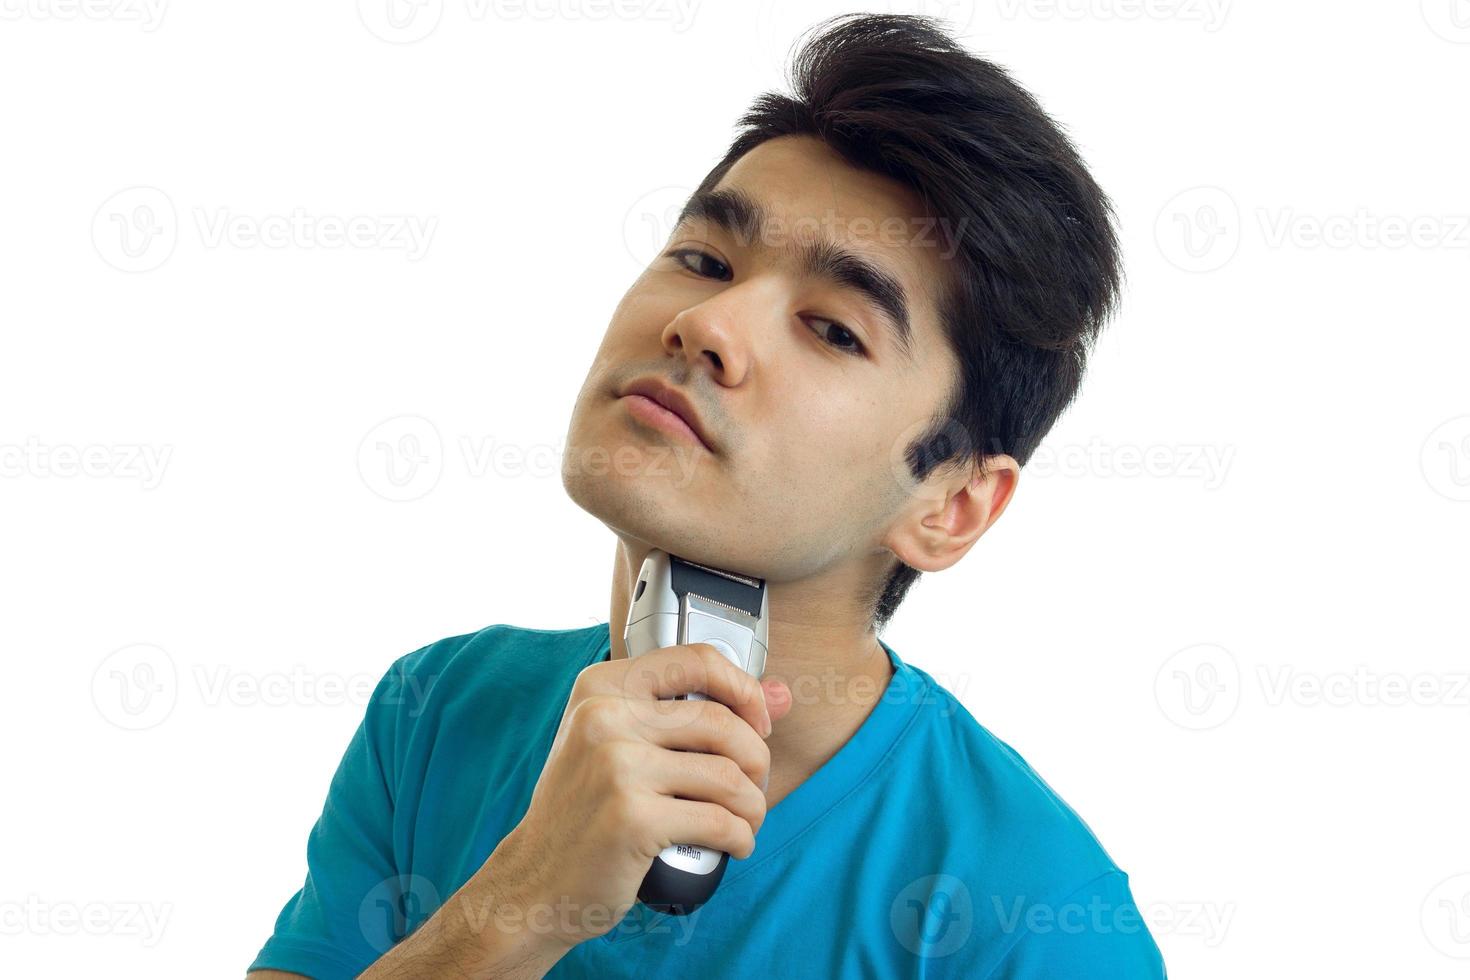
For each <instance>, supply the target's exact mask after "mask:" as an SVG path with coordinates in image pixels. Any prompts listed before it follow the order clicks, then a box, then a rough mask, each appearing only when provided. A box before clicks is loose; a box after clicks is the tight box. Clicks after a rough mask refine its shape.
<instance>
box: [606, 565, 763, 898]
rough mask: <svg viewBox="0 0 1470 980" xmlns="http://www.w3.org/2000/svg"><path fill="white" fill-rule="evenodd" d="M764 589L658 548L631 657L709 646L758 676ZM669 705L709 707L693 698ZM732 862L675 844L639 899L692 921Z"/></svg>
mask: <svg viewBox="0 0 1470 980" xmlns="http://www.w3.org/2000/svg"><path fill="white" fill-rule="evenodd" d="M766 636H767V621H766V582H765V579H759V578H751V577H749V576H747V575H738V574H736V573H734V572H727V571H723V570H721V569H717V568H710V567H708V566H706V565H698V564H695V563H694V562H691V561H685V560H684V559H682V558H679V557H678V556H677V555H670V554H668V553H667V552H663V551H659V550H657V549H655V550H654V551H652V552H650V553H649V555H648V557H647V558H645V559H644V560H643V567H642V568H641V569H640V570H639V572H638V584H637V586H636V587H635V588H634V592H633V602H632V605H631V606H630V607H629V609H628V625H627V628H626V629H624V631H623V642H624V644H625V645H626V647H627V650H628V657H629V658H630V659H631V658H633V657H637V656H640V655H642V654H645V653H649V652H651V651H653V650H660V649H663V648H664V647H671V646H678V645H682V644H687V643H708V644H709V645H710V646H712V647H714V648H715V649H716V650H718V651H720V653H721V654H723V655H724V656H725V658H726V659H728V660H729V661H730V662H731V663H733V664H734V665H735V666H737V667H739V668H740V669H741V670H743V671H745V672H746V673H748V674H750V675H751V676H752V677H755V678H759V677H760V676H761V674H763V673H765V669H766V643H767V639H766ZM671 700H676V701H682V700H698V701H707V700H709V696H708V695H706V694H704V693H702V692H699V691H694V692H691V693H689V694H688V695H687V696H686V695H679V696H677V697H675V698H672V699H671ZM729 862H730V855H729V854H727V853H725V852H724V851H717V850H715V849H714V848H710V847H704V846H702V845H698V844H674V845H671V846H669V847H666V848H664V849H663V851H662V852H660V854H659V856H658V857H656V858H654V860H653V866H652V867H651V868H649V870H648V874H647V875H646V876H645V877H644V879H643V884H642V885H640V886H639V889H638V898H639V900H640V901H641V902H643V904H644V905H647V906H648V907H649V908H651V909H653V910H654V911H656V912H665V913H668V914H670V915H688V914H690V913H691V912H693V911H694V910H695V909H697V908H699V907H700V906H701V905H703V904H704V903H705V902H706V901H708V900H709V897H710V896H711V895H713V894H714V892H715V889H716V888H718V887H719V884H720V879H721V878H722V877H724V874H725V865H727V864H728V863H729Z"/></svg>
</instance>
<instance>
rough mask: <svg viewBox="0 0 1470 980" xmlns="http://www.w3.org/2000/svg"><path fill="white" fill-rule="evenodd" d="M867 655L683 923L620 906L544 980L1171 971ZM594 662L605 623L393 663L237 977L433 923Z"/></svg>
mask: <svg viewBox="0 0 1470 980" xmlns="http://www.w3.org/2000/svg"><path fill="white" fill-rule="evenodd" d="M880 642H881V641H880ZM882 646H883V649H884V650H885V651H886V652H887V653H888V656H889V659H890V660H891V661H892V663H893V667H894V674H893V677H892V678H891V679H890V681H889V684H888V687H887V689H886V690H885V692H884V694H883V696H882V698H881V699H880V701H879V702H878V704H877V705H876V706H875V707H874V708H873V710H872V712H871V713H870V714H869V715H868V717H867V718H866V719H865V720H864V721H863V724H862V726H861V727H859V728H858V730H857V732H856V733H855V734H854V735H853V736H852V738H851V739H849V740H848V741H847V742H846V743H845V744H844V745H843V746H842V747H841V748H840V749H839V750H838V751H837V753H836V754H835V755H834V756H833V757H832V758H831V759H829V760H828V761H827V762H826V763H824V764H823V765H822V766H821V768H819V769H818V770H817V771H816V772H815V773H813V774H812V775H811V776H810V777H809V778H808V779H807V780H806V782H804V783H802V784H801V785H800V786H798V787H797V788H796V789H795V790H793V791H792V792H790V793H789V794H788V795H787V796H786V797H784V798H783V799H781V800H780V801H779V802H778V803H777V804H776V805H775V806H774V807H772V808H771V809H770V810H769V811H768V813H767V815H766V820H765V823H764V824H762V826H761V829H760V832H759V834H757V836H756V848H755V852H754V853H753V854H751V856H750V857H749V858H748V859H746V860H743V861H742V860H739V859H737V858H734V857H731V858H730V862H729V865H728V867H727V868H726V869H725V875H724V879H723V880H722V881H721V883H720V885H719V888H718V889H717V890H716V892H715V894H714V896H713V897H712V898H711V899H710V900H709V902H707V903H706V904H705V905H704V906H703V907H701V908H700V909H698V910H696V911H695V912H694V913H693V914H692V915H688V916H670V915H665V914H661V913H657V912H654V911H653V910H651V909H649V908H648V907H647V906H645V905H643V904H642V903H641V902H639V903H636V904H635V905H634V906H633V908H632V909H631V910H630V911H629V912H628V914H627V916H626V917H625V918H624V919H623V920H622V921H621V922H620V923H619V924H618V925H617V926H615V927H614V928H613V929H612V931H610V932H608V933H607V934H605V935H603V936H599V937H597V938H596V939H591V940H588V941H586V942H583V943H581V944H579V945H577V946H575V947H573V948H572V950H571V951H570V952H568V953H567V955H566V956H564V957H563V958H562V959H561V960H560V961H559V962H558V963H557V964H556V966H555V967H554V968H553V969H552V971H551V972H550V973H549V974H547V976H549V977H567V978H570V977H597V978H618V977H629V978H634V977H636V978H639V980H648V978H650V977H683V976H697V977H699V978H700V980H724V978H737V977H738V978H746V977H752V976H779V977H783V978H787V980H799V978H808V977H810V978H821V980H832V978H835V977H864V978H866V977H933V978H938V977H955V978H960V977H964V978H989V980H1023V978H1024V980H1034V978H1042V977H1046V978H1067V980H1089V978H1122V977H1127V978H1130V980H1132V978H1159V977H1164V976H1165V973H1164V964H1163V960H1162V958H1161V957H1160V955H1159V950H1158V947H1157V946H1156V945H1155V944H1154V940H1153V937H1152V936H1151V935H1150V934H1149V932H1148V929H1147V928H1146V926H1145V925H1144V923H1143V921H1142V919H1141V918H1140V915H1139V912H1138V909H1137V907H1136V906H1135V905H1134V902H1133V897H1132V895H1131V893H1130V891H1129V887H1128V876H1127V874H1126V873H1124V872H1123V871H1121V870H1120V869H1119V868H1118V866H1117V865H1116V864H1114V863H1113V861H1112V859H1111V858H1110V857H1109V855H1108V854H1107V852H1106V851H1104V850H1103V848H1102V846H1101V844H1099V843H1098V841H1097V839H1096V838H1095V837H1094V836H1093V834H1092V832H1091V830H1090V829H1089V828H1088V826H1087V825H1086V824H1085V823H1084V822H1083V821H1082V819H1081V818H1080V817H1078V816H1077V814H1076V813H1074V812H1073V811H1072V810H1071V808H1070V807H1068V806H1067V804H1066V803H1065V802H1063V801H1062V799H1061V798H1060V797H1059V796H1057V794H1056V793H1055V792H1054V791H1053V790H1052V789H1051V787H1049V786H1048V785H1047V784H1046V783H1045V782H1044V781H1042V779H1041V777H1040V776H1038V775H1037V774H1036V773H1035V772H1033V771H1032V769H1031V767H1030V766H1028V765H1027V764H1026V761H1025V760H1024V759H1022V758H1021V757H1020V756H1019V755H1018V754H1017V753H1016V752H1015V750H1014V749H1012V748H1011V747H1010V746H1008V745H1006V744H1005V743H1004V742H1002V741H1000V739H998V738H996V737H995V736H994V735H992V734H991V733H990V732H989V731H987V730H986V729H985V728H984V727H982V726H981V725H980V724H979V723H978V722H977V721H975V719H974V718H973V717H972V716H971V715H970V713H969V712H968V711H967V710H966V709H965V708H964V706H963V705H961V704H960V703H959V701H957V700H956V699H955V698H954V697H953V696H952V695H951V694H950V693H949V692H948V691H946V690H944V688H942V687H941V686H940V685H939V684H938V683H937V682H936V681H935V680H934V678H932V677H931V676H929V675H928V674H927V673H925V672H924V671H922V670H920V669H918V668H917V667H914V666H912V665H910V664H906V663H904V662H903V661H902V660H900V659H899V657H898V654H897V653H895V652H894V650H893V648H892V647H890V646H889V645H888V644H887V643H883V644H882ZM610 651H611V646H610V643H609V632H608V624H607V623H602V624H600V625H598V626H592V627H586V628H582V629H565V630H538V629H524V628H519V627H514V626H506V625H496V626H491V627H488V628H486V629H483V630H480V631H479V632H477V633H470V634H466V635H464V636H455V637H450V638H447V639H443V640H439V641H438V642H436V643H431V644H429V645H428V646H426V647H423V648H422V649H420V650H416V651H414V652H413V653H410V654H407V655H406V656H403V657H401V658H399V659H398V661H397V662H395V663H394V664H393V666H392V667H391V668H390V669H389V670H388V672H387V673H386V674H385V675H384V677H383V679H382V680H381V681H380V682H379V683H378V685H377V687H376V689H375V690H374V692H373V695H372V698H371V700H370V701H369V703H368V706H367V709H366V712H365V716H364V718H363V721H362V725H361V726H360V727H359V728H358V730H357V732H356V733H355V734H354V736H353V738H352V741H351V742H350V743H349V744H348V746H347V751H346V753H345V754H344V756H343V758H342V762H341V764H340V766H339V768H338V769H337V772H336V775H335V776H334V777H333V779H332V783H331V788H330V790H329V791H328V794H327V799H326V804H325V806H324V807H323V809H322V814H321V817H320V819H318V820H317V822H316V825H315V827H314V828H313V829H312V831H311V834H310V836H309V837H308V839H307V849H306V859H307V875H306V882H305V884H304V885H303V886H302V888H301V890H300V891H298V892H297V893H296V894H295V895H294V896H292V897H291V899H290V900H289V901H288V902H287V903H286V905H285V908H284V909H282V911H281V914H280V916H279V917H278V918H277V920H276V925H275V932H274V934H273V935H272V936H271V937H270V939H269V940H268V941H267V942H266V944H265V946H264V947H263V948H262V949H261V951H260V954H259V955H258V956H257V957H256V959H255V962H254V963H252V964H251V965H250V969H252V970H256V969H264V968H274V969H278V970H287V971H292V972H295V973H301V974H305V975H307V976H310V977H315V978H317V980H336V978H338V977H342V978H347V977H354V976H356V975H357V974H358V973H359V972H361V971H362V970H364V969H366V968H367V967H368V966H369V965H370V964H371V963H373V962H374V961H376V960H377V959H378V958H379V957H380V956H381V955H382V954H383V953H384V952H386V951H387V950H388V949H389V948H390V947H391V946H392V945H393V944H394V943H395V942H397V941H399V940H401V939H402V938H403V937H404V936H406V935H407V934H408V933H409V932H410V931H412V930H413V929H414V928H416V927H417V926H418V925H419V924H420V923H422V922H423V921H424V920H426V919H427V918H428V917H429V916H430V915H431V914H432V913H433V912H434V911H435V909H437V908H438V907H439V906H440V905H441V904H443V902H444V900H445V899H447V898H448V897H449V896H451V895H453V894H454V892H456V891H457V890H458V889H459V888H460V886H461V885H463V884H464V883H465V882H466V881H467V880H469V878H470V877H471V875H473V874H474V873H475V871H477V870H478V869H479V868H480V866H481V865H482V864H483V863H484V862H485V859H486V858H487V857H488V856H489V855H490V852H491V851H493V850H494V849H495V847H496V845H497V844H498V843H499V842H500V839H501V838H502V837H503V836H505V835H506V834H507V833H509V832H510V831H511V830H512V829H513V828H514V827H515V826H516V825H517V824H518V823H519V822H520V820H521V818H522V816H524V814H525V812H526V810H527V808H528V807H529V806H530V800H531V791H532V789H533V788H534V787H535V785H536V780H537V777H538V775H539V774H540V772H541V769H542V767H543V766H544V765H545V762H546V758H547V755H548V754H549V753H550V751H551V742H552V738H553V736H554V735H555V734H556V729H557V726H558V724H559V723H560V721H561V716H562V712H563V710H564V709H565V707H566V703H567V699H568V698H569V697H570V695H571V688H572V683H573V681H574V680H575V679H576V675H577V673H578V671H580V670H582V668H584V667H586V666H588V665H589V664H593V663H596V662H598V661H601V660H606V659H608V657H609V655H610ZM490 927H491V928H494V926H493V925H492V926H490Z"/></svg>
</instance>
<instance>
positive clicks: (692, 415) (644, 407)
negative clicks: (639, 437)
mask: <svg viewBox="0 0 1470 980" xmlns="http://www.w3.org/2000/svg"><path fill="white" fill-rule="evenodd" d="M619 400H620V401H621V402H622V403H623V404H624V405H625V406H626V407H627V409H628V414H629V415H631V416H633V418H634V419H636V420H637V421H639V422H641V423H642V424H644V425H645V426H648V427H649V428H652V429H657V430H658V431H660V432H663V433H666V434H668V435H670V436H673V437H675V438H677V439H679V440H681V441H683V442H685V443H688V444H690V445H693V446H698V447H699V448H701V449H703V450H705V451H706V452H709V453H713V452H714V448H713V445H712V443H711V442H710V439H709V437H708V436H707V435H706V434H705V431H706V430H705V428H704V423H703V421H702V420H701V419H700V417H699V413H698V412H696V411H695V409H694V405H693V403H692V402H690V401H689V399H688V398H687V397H685V395H684V394H683V393H682V392H680V391H679V390H678V389H677V388H671V387H669V386H668V385H666V384H664V383H663V382H662V381H660V380H658V379H657V378H640V379H639V380H637V381H635V382H633V383H632V384H630V385H628V387H627V388H626V389H624V390H623V393H622V396H621V398H620V399H619Z"/></svg>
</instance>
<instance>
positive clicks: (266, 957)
mask: <svg viewBox="0 0 1470 980" xmlns="http://www.w3.org/2000/svg"><path fill="white" fill-rule="evenodd" d="M403 670H404V662H403V660H401V659H400V660H399V661H398V662H397V663H395V664H394V665H393V667H391V668H390V669H389V670H388V672H387V673H386V674H385V675H384V676H383V678H382V680H380V681H379V682H378V685H377V686H376V687H375V688H374V690H373V693H372V696H371V697H370V698H369V699H368V704H367V708H366V710H365V711H364V714H363V719H362V722H361V723H360V724H359V725H358V727H357V731H356V732H355V733H353V736H352V740H351V741H350V742H348V744H347V750H346V752H344V753H343V755H342V761H341V762H340V763H339V764H338V766H337V771H336V773H335V774H334V775H333V777H332V782H331V785H330V787H329V788H328V790H327V799H326V803H325V805H324V806H323V807H322V813H321V816H320V817H319V818H318V819H317V821H316V824H315V826H313V827H312V829H311V833H310V835H309V836H308V837H307V842H306V882H305V884H303V885H302V887H301V889H300V890H299V891H298V892H296V894H295V895H293V896H292V897H291V898H290V900H289V901H287V902H286V905H285V907H284V908H283V909H282V910H281V914H280V915H279V916H278V917H277V919H276V924H275V930H274V932H273V933H272V935H271V937H270V938H269V939H268V940H267V941H266V943H265V945H264V946H263V947H262V948H261V950H260V953H259V954H258V955H257V956H256V958H255V961H254V962H253V963H251V964H250V966H249V967H248V968H247V969H248V970H261V969H275V970H286V971H289V972H293V973H300V974H303V975H305V976H308V977H313V978H315V980H336V978H338V977H341V978H351V977H355V976H357V975H358V974H359V973H361V972H362V971H363V970H365V969H366V968H367V967H368V966H370V965H371V964H372V963H374V962H376V961H377V960H378V958H379V957H381V956H382V955H383V953H385V952H387V950H388V949H389V948H390V947H391V946H392V945H393V943H394V942H395V941H396V940H397V939H399V938H402V937H401V934H400V933H401V925H402V922H403V908H402V906H403V904H404V903H405V902H406V901H411V899H412V896H411V895H409V896H405V894H404V892H405V891H406V890H409V889H408V888H407V887H406V886H407V885H408V884H409V882H408V880H407V879H406V878H404V879H400V877H399V875H398V872H397V869H396V867H395V864H394V857H393V836H392V835H393V798H394V769H395V766H394V762H393V760H394V747H395V736H396V730H397V719H398V711H397V706H398V705H399V704H400V703H401V701H402V697H401V694H402V691H403V689H404V683H403Z"/></svg>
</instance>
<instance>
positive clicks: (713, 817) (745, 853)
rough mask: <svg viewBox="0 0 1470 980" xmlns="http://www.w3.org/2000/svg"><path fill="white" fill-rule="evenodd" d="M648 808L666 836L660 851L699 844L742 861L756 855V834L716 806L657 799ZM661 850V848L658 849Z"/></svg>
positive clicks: (749, 827)
mask: <svg viewBox="0 0 1470 980" xmlns="http://www.w3.org/2000/svg"><path fill="white" fill-rule="evenodd" d="M655 799H656V802H654V803H653V804H652V806H651V808H652V809H653V810H654V812H655V819H656V820H657V821H658V827H659V829H660V830H662V831H664V832H665V833H666V834H667V835H668V839H667V840H661V841H660V843H661V844H662V846H663V847H672V846H673V845H674V844H698V845H700V846H701V847H710V848H713V849H715V850H717V851H724V852H725V853H727V854H729V855H730V856H731V857H735V858H739V859H740V860H742V861H743V860H745V859H746V858H748V857H750V855H751V854H752V853H754V852H755V831H754V830H752V829H751V826H750V824H749V823H747V822H746V821H745V819H744V818H742V817H737V816H736V815H735V814H733V813H731V812H730V811H729V810H726V809H725V808H724V807H722V806H720V805H719V804H718V803H706V802H704V801H703V800H675V799H669V798H668V797H656V798H655ZM660 849H662V848H660Z"/></svg>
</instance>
